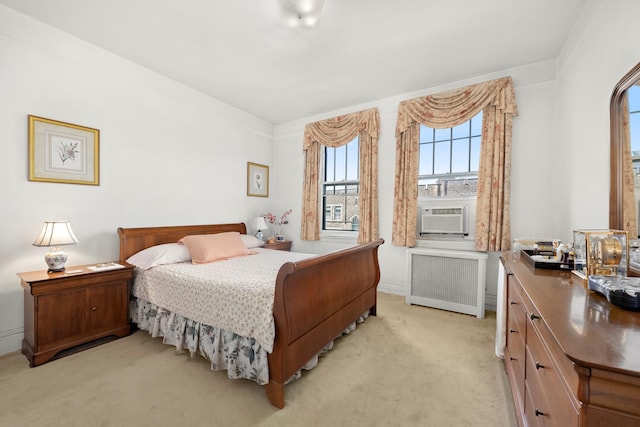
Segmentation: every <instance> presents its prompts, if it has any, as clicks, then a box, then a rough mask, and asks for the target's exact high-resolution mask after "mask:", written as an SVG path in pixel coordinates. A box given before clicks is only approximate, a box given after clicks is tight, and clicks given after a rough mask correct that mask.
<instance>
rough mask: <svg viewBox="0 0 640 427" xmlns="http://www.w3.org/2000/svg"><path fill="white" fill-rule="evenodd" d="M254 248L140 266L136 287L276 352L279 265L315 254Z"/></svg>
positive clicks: (159, 301)
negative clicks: (216, 257)
mask: <svg viewBox="0 0 640 427" xmlns="http://www.w3.org/2000/svg"><path fill="white" fill-rule="evenodd" d="M253 250H255V251H256V252H258V253H257V254H255V255H247V256H242V257H238V258H233V259H229V260H224V261H218V262H213V263H209V264H191V263H179V264H169V265H162V266H158V267H154V268H151V269H149V270H146V271H142V270H136V278H135V281H134V285H133V289H132V293H133V295H134V296H136V297H137V298H142V299H144V300H146V301H149V302H151V303H153V304H155V305H157V306H159V307H163V308H166V309H168V310H171V311H173V312H175V313H177V314H180V315H182V316H184V317H187V318H189V319H192V320H195V321H198V322H201V323H203V324H206V325H210V326H215V327H218V328H221V329H225V330H228V331H232V332H234V333H236V334H238V335H242V336H244V337H250V338H254V339H255V340H256V341H257V342H258V343H259V344H260V345H262V346H263V348H264V349H265V350H266V351H267V352H269V353H271V352H272V351H273V342H274V339H275V324H274V319H273V300H274V291H275V281H276V276H277V274H278V270H279V269H280V267H281V266H282V264H284V263H285V262H287V261H299V260H302V259H304V258H309V257H311V256H314V255H312V254H304V253H297V252H286V251H276V250H271V249H261V248H257V249H253Z"/></svg>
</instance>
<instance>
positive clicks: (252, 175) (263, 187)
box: [247, 162, 269, 197]
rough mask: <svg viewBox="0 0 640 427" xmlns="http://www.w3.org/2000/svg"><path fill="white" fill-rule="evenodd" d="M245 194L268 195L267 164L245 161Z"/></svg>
mask: <svg viewBox="0 0 640 427" xmlns="http://www.w3.org/2000/svg"><path fill="white" fill-rule="evenodd" d="M247 196H255V197H269V166H266V165H261V164H258V163H252V162H247Z"/></svg>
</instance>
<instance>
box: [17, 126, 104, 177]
mask: <svg viewBox="0 0 640 427" xmlns="http://www.w3.org/2000/svg"><path fill="white" fill-rule="evenodd" d="M29 181H44V182H59V183H65V184H86V185H100V131H99V130H98V129H92V128H88V127H84V126H78V125H73V124H70V123H64V122H59V121H56V120H51V119H45V118H43V117H36V116H31V115H29Z"/></svg>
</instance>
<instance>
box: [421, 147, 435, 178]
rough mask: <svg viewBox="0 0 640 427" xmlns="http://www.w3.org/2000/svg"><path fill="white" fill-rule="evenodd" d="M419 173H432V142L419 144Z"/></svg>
mask: <svg viewBox="0 0 640 427" xmlns="http://www.w3.org/2000/svg"><path fill="white" fill-rule="evenodd" d="M419 164H420V172H418V174H419V175H433V144H420V163H419Z"/></svg>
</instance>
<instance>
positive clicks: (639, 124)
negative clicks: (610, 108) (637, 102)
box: [629, 113, 640, 156]
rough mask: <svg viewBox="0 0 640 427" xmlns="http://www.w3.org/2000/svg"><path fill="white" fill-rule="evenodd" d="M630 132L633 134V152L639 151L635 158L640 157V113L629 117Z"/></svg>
mask: <svg viewBox="0 0 640 427" xmlns="http://www.w3.org/2000/svg"><path fill="white" fill-rule="evenodd" d="M629 130H630V133H631V150H632V151H637V152H638V153H634V154H633V155H634V156H640V113H636V114H630V115H629Z"/></svg>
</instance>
